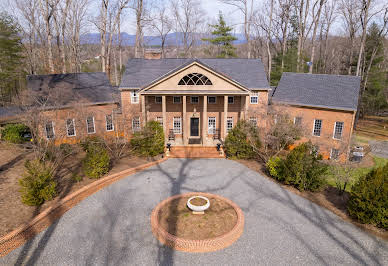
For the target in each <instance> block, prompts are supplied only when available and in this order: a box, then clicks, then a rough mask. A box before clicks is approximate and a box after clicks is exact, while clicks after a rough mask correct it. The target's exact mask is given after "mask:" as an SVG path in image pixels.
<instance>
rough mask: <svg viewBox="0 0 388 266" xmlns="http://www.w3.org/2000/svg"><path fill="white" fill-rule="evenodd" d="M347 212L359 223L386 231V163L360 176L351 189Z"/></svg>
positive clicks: (387, 178) (387, 181)
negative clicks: (372, 225)
mask: <svg viewBox="0 0 388 266" xmlns="http://www.w3.org/2000/svg"><path fill="white" fill-rule="evenodd" d="M348 210H349V214H350V215H351V216H352V217H354V218H356V219H357V220H358V221H360V222H361V223H368V224H374V225H376V226H378V227H382V228H384V229H388V163H387V164H386V165H385V166H383V167H379V168H376V169H373V170H372V171H371V172H369V173H368V174H366V175H365V176H362V177H361V178H360V179H359V180H358V182H357V183H356V184H355V185H354V186H353V187H352V191H351V193H350V199H349V202H348Z"/></svg>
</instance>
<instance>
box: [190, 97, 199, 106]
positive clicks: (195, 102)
mask: <svg viewBox="0 0 388 266" xmlns="http://www.w3.org/2000/svg"><path fill="white" fill-rule="evenodd" d="M190 100H191V103H192V104H197V103H199V97H198V96H191V97H190Z"/></svg>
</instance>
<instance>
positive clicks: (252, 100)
mask: <svg viewBox="0 0 388 266" xmlns="http://www.w3.org/2000/svg"><path fill="white" fill-rule="evenodd" d="M249 98H250V103H251V104H258V103H259V94H258V93H257V92H252V93H251V95H250V97H249Z"/></svg>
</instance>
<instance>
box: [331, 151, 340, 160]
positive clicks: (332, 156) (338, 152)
mask: <svg viewBox="0 0 388 266" xmlns="http://www.w3.org/2000/svg"><path fill="white" fill-rule="evenodd" d="M333 150H337V151H338V154H337V158H335V159H333V160H338V158H339V156H340V150H339V149H336V148H331V150H330V160H331V159H332V158H333Z"/></svg>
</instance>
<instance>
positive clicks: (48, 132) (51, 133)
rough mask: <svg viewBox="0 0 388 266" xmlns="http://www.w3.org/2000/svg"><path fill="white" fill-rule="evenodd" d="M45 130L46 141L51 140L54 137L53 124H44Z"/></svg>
mask: <svg viewBox="0 0 388 266" xmlns="http://www.w3.org/2000/svg"><path fill="white" fill-rule="evenodd" d="M45 130H46V137H47V139H53V138H54V137H55V132H54V123H53V122H52V121H50V122H47V123H46V125H45Z"/></svg>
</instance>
